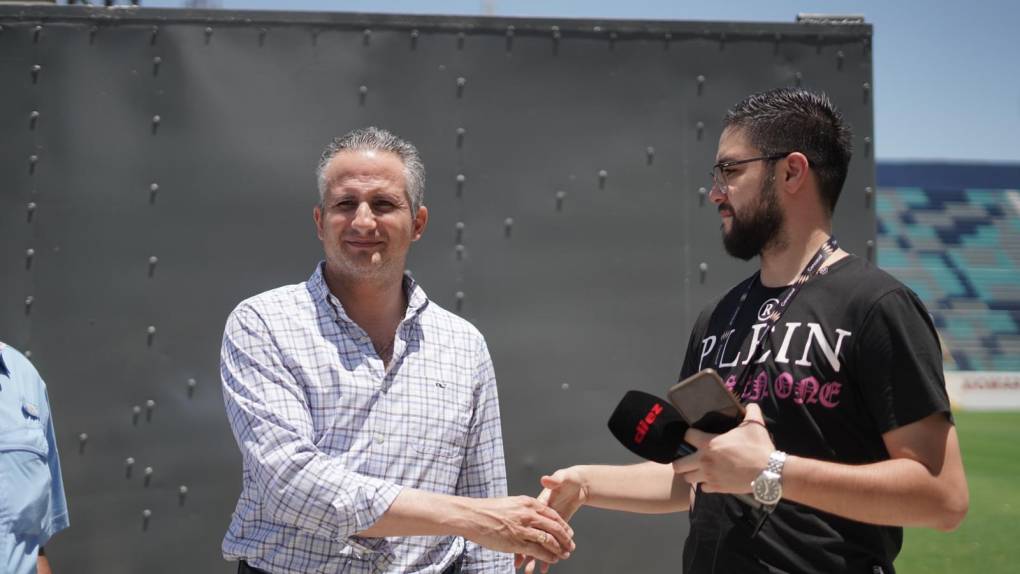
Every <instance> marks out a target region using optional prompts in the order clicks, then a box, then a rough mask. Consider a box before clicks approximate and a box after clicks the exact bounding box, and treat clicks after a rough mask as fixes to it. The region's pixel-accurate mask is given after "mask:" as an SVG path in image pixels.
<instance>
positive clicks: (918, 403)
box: [681, 255, 949, 574]
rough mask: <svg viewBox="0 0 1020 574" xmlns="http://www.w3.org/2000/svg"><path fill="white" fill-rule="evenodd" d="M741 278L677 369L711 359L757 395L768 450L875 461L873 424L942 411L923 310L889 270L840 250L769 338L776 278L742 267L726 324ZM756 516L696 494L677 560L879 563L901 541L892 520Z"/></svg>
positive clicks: (872, 567)
mask: <svg viewBox="0 0 1020 574" xmlns="http://www.w3.org/2000/svg"><path fill="white" fill-rule="evenodd" d="M745 285H746V284H745V283H743V282H742V283H741V284H740V285H738V286H737V287H735V288H734V289H732V290H731V291H730V292H729V293H727V294H726V295H724V296H723V297H722V298H721V299H719V300H717V301H715V302H713V303H712V304H710V305H709V306H708V307H707V308H706V309H705V310H704V311H703V312H702V313H701V316H700V317H699V318H698V321H697V323H695V325H694V329H693V331H692V333H691V339H690V342H689V344H688V348H687V355H686V358H685V360H684V366H683V372H682V374H681V377H687V376H690V375H692V374H694V373H696V372H698V371H699V370H701V369H704V368H709V367H711V368H713V369H715V370H717V371H718V372H719V374H720V375H721V376H722V377H723V380H726V381H727V384H728V385H730V386H731V388H733V390H734V392H736V393H738V395H739V396H741V399H742V402H755V403H758V404H759V405H760V406H761V409H762V412H763V414H764V416H765V420H766V423H767V425H768V429H769V431H770V432H771V433H772V435H773V438H774V440H775V444H776V448H778V449H779V450H783V451H785V452H787V453H789V454H793V455H797V456H802V457H807V458H813V459H819V460H826V461H833V462H840V463H848V464H864V463H870V462H877V461H881V460H886V459H888V458H889V454H888V452H887V451H886V448H885V444H884V443H883V441H882V434H883V433H886V432H888V431H891V430H893V429H896V428H898V427H901V426H903V425H907V424H910V423H912V422H916V421H918V420H920V419H922V418H924V417H926V416H929V415H931V414H933V413H936V412H945V413H947V414H948V413H949V398H948V396H947V394H946V390H945V381H944V379H943V375H942V352H941V349H940V347H939V342H938V338H937V336H936V334H935V328H934V326H933V325H932V322H931V318H930V316H929V314H928V312H927V311H926V310H925V308H924V305H923V304H922V303H921V301H920V300H919V299H918V297H917V295H915V294H914V293H913V292H912V291H911V290H910V289H908V288H907V287H906V286H904V285H903V284H901V283H900V282H899V281H897V280H896V279H894V278H893V277H892V276H890V275H889V274H887V273H885V272H884V271H882V270H880V269H878V268H876V267H874V266H873V265H871V264H869V263H868V262H866V261H864V260H862V259H860V258H858V257H855V256H852V255H851V256H849V257H846V258H844V259H842V260H840V261H837V262H836V263H834V264H833V265H832V266H831V267H829V268H827V269H825V268H823V269H821V270H820V271H819V273H818V274H817V275H816V276H815V277H813V278H812V279H811V280H809V281H808V282H807V283H806V284H805V285H804V286H803V287H802V288H801V290H800V292H799V293H798V294H797V296H796V298H795V299H794V300H793V301H792V303H790V305H789V306H788V307H787V309H786V311H785V312H784V313H783V315H782V317H781V318H780V319H779V321H778V322H777V323H776V326H775V328H774V329H773V331H772V333H771V334H770V335H769V337H765V336H764V335H765V333H763V331H764V326H765V318H766V317H767V315H768V313H769V312H770V311H771V310H772V306H773V305H775V304H776V303H777V298H778V297H779V296H780V295H781V294H782V293H783V292H784V291H785V288H768V287H765V286H763V285H762V284H761V283H760V281H758V280H757V279H756V278H755V279H754V285H753V286H752V288H751V291H750V293H749V294H748V297H747V299H746V301H745V302H744V304H743V305H742V306H740V312H739V314H738V316H737V318H736V321H735V322H734V325H733V329H732V331H731V329H730V327H729V322H730V318H731V317H732V316H733V312H734V309H736V308H737V306H738V304H739V299H740V296H741V294H742V293H743V292H744V289H745V288H746V287H745ZM751 333H753V334H754V336H749V334H751ZM752 345H753V346H754V350H752V349H751V347H752ZM751 354H754V355H755V361H754V364H753V365H750V366H749V367H747V369H749V370H748V371H747V372H746V373H745V375H746V376H745V377H744V379H745V381H746V385H742V383H741V382H737V381H735V378H736V376H738V375H740V374H741V372H742V371H745V368H744V364H745V363H748V362H749V361H748V357H749V356H750V355H751ZM752 367H753V368H752ZM734 386H735V388H734ZM757 516H758V515H757V513H756V512H755V511H751V510H750V509H749V508H748V507H747V506H746V505H745V504H743V503H742V502H740V501H738V500H736V499H735V498H734V497H732V496H726V495H719V494H708V493H704V492H698V494H697V496H696V500H695V503H694V507H693V508H692V509H691V512H690V520H691V529H690V535H689V536H688V539H687V543H686V545H685V547H684V572H685V573H688V574H693V573H697V574H702V573H709V572H717V573H729V572H740V573H747V572H865V573H868V574H873V573H875V572H884V573H890V572H893V567H892V562H893V559H894V558H895V557H896V555H897V554H898V553H899V550H900V546H901V544H902V542H903V529H902V528H897V527H887V526H875V525H871V524H864V523H861V522H856V521H853V520H849V519H845V518H840V517H838V516H834V515H832V514H828V513H825V512H822V511H819V510H815V509H813V508H809V507H807V506H804V505H801V504H797V503H795V502H790V501H786V500H782V501H780V503H779V505H778V507H777V508H776V509H775V511H774V512H773V514H772V515H771V517H770V518H769V519H768V521H767V522H766V523H765V525H764V527H763V528H762V530H761V532H759V534H758V535H757V536H756V537H755V538H753V539H752V538H751V536H750V534H751V531H752V529H753V526H754V523H755V519H756V518H757ZM876 567H878V568H876Z"/></svg>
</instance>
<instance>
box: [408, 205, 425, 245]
mask: <svg viewBox="0 0 1020 574" xmlns="http://www.w3.org/2000/svg"><path fill="white" fill-rule="evenodd" d="M428 223H429V210H428V208H427V207H425V206H424V205H423V206H421V207H419V208H418V213H416V214H414V235H412V236H411V240H412V241H418V240H419V239H421V234H422V233H424V232H425V226H426V225H428Z"/></svg>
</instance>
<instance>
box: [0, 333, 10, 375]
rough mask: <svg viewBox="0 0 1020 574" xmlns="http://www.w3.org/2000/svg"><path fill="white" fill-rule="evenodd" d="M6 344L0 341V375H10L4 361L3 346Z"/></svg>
mask: <svg viewBox="0 0 1020 574" xmlns="http://www.w3.org/2000/svg"><path fill="white" fill-rule="evenodd" d="M6 346H7V345H5V344H4V342H3V341H0V375H7V376H8V377H9V376H11V372H10V371H8V370H7V363H5V362H4V348H5V347H6Z"/></svg>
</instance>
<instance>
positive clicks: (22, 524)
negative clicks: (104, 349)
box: [0, 342, 69, 574]
mask: <svg viewBox="0 0 1020 574" xmlns="http://www.w3.org/2000/svg"><path fill="white" fill-rule="evenodd" d="M0 485H2V490H0V571H3V572H4V573H5V574H30V573H35V572H38V573H39V574H50V566H49V562H48V561H47V559H46V556H45V554H44V552H43V545H44V544H46V542H47V541H48V540H49V539H50V537H51V536H53V535H54V534H56V533H57V532H60V531H61V530H63V529H65V528H67V527H68V525H69V522H68V515H67V501H66V500H65V498H64V482H63V480H61V478H60V458H59V456H58V454H57V441H56V436H55V435H54V432H53V419H52V418H51V417H50V403H49V399H48V398H47V395H46V383H44V382H43V380H42V378H41V377H40V376H39V372H38V371H36V370H35V367H33V366H32V363H30V362H29V361H28V359H26V358H25V356H24V355H22V354H21V353H19V352H17V351H16V350H14V349H12V348H11V347H8V346H6V345H4V344H3V343H2V342H0Z"/></svg>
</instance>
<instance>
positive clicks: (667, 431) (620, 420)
mask: <svg viewBox="0 0 1020 574" xmlns="http://www.w3.org/2000/svg"><path fill="white" fill-rule="evenodd" d="M689 426H690V425H688V424H687V422H686V421H685V420H684V418H683V416H682V415H681V414H680V411H678V410H677V409H676V408H675V407H674V406H673V405H671V404H669V403H668V402H666V401H665V400H663V399H660V398H659V397H656V396H655V395H652V394H649V393H645V392H642V391H627V394H625V395H623V399H622V400H620V404H618V405H617V406H616V410H614V411H613V414H612V416H610V417H609V432H611V433H613V436H614V437H616V440H618V441H620V443H621V444H622V445H623V446H625V447H627V450H629V451H631V452H632V453H634V454H636V455H638V456H640V457H641V458H644V459H647V460H652V461H655V462H658V463H661V464H669V463H671V462H673V461H674V460H676V459H678V458H681V457H684V456H687V455H689V454H693V453H695V452H697V450H698V449H696V448H694V447H693V446H691V445H689V444H687V443H686V442H684V434H685V433H686V432H687V429H688V427H689ZM733 496H735V497H736V498H737V500H739V501H741V502H743V503H744V504H747V505H748V506H750V507H752V508H761V507H762V505H761V504H759V503H758V502H757V501H756V500H755V499H754V497H752V496H751V495H749V494H735V495H733Z"/></svg>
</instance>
